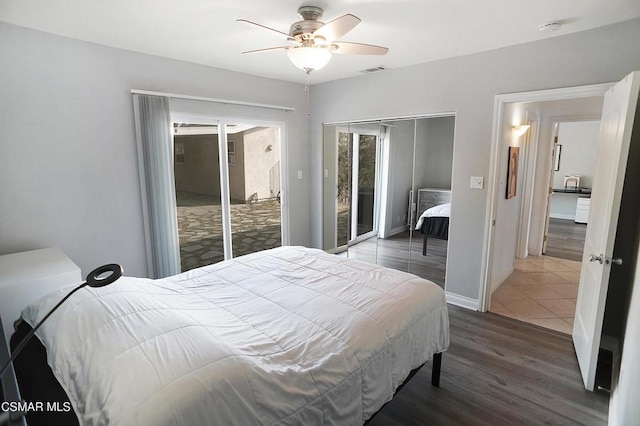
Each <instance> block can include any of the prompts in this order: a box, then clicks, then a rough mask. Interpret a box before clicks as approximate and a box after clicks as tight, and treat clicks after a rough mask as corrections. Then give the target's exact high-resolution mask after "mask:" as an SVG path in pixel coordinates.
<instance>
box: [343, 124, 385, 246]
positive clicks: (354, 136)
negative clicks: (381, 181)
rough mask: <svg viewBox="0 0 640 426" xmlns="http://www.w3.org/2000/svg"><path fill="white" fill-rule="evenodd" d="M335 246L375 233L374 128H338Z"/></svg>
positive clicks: (375, 142) (363, 238)
mask: <svg viewBox="0 0 640 426" xmlns="http://www.w3.org/2000/svg"><path fill="white" fill-rule="evenodd" d="M337 139H338V149H337V153H338V182H337V188H338V191H337V192H338V194H337V195H338V221H337V222H338V224H337V226H338V233H337V234H338V247H340V246H344V245H345V244H353V243H356V242H359V241H363V240H366V239H368V238H371V237H373V236H376V235H377V229H376V219H377V213H376V209H375V202H376V196H375V195H376V194H375V191H376V180H377V169H376V156H377V152H378V131H377V125H376V128H375V129H374V128H373V127H372V128H368V127H365V126H363V127H362V128H353V129H352V128H345V129H339V130H338V138H337Z"/></svg>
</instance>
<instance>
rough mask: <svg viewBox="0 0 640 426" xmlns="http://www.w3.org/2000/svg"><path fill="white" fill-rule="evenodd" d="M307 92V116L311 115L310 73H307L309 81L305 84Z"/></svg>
mask: <svg viewBox="0 0 640 426" xmlns="http://www.w3.org/2000/svg"><path fill="white" fill-rule="evenodd" d="M304 90H305V91H306V92H307V118H309V117H311V87H310V86H309V73H307V82H306V83H305V85H304Z"/></svg>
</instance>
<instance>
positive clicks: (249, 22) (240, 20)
mask: <svg viewBox="0 0 640 426" xmlns="http://www.w3.org/2000/svg"><path fill="white" fill-rule="evenodd" d="M236 22H244V23H246V24H249V25H255V26H256V27H260V28H263V29H265V30H269V31H271V32H274V33H276V34H278V35H279V36H280V37H282V36H284V37H285V38H286V39H287V40H289V41H295V38H293V37H291V36H290V35H289V34H287V33H285V32H282V31H279V30H276V29H273V28H270V27H267V26H265V25H262V24H258V23H257V22H252V21H247V20H246V19H236Z"/></svg>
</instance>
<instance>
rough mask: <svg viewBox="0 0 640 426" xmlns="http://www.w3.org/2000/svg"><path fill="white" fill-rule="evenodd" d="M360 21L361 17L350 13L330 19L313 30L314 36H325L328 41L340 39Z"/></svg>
mask: <svg viewBox="0 0 640 426" xmlns="http://www.w3.org/2000/svg"><path fill="white" fill-rule="evenodd" d="M359 23H360V18H358V17H357V16H354V15H352V14H350V13H348V14H346V15H342V16H341V17H339V18H336V19H334V20H333V21H329V22H327V23H326V24H324V25H323V26H321V27H320V28H318V29H317V30H315V31H314V32H313V36H314V37H315V36H320V37H323V38H324V39H325V40H326V41H327V42H332V41H335V40H338V39H339V38H340V37H342V36H343V35H345V34H346V33H348V32H349V31H351V30H352V29H354V28H355V26H356V25H358V24H359Z"/></svg>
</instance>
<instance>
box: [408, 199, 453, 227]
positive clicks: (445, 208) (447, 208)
mask: <svg viewBox="0 0 640 426" xmlns="http://www.w3.org/2000/svg"><path fill="white" fill-rule="evenodd" d="M425 217H451V203H446V204H439V205H437V206H433V207H431V208H429V209H426V210H425V211H424V212H422V214H421V215H420V218H419V219H418V223H416V231H419V230H420V228H422V222H424V218H425Z"/></svg>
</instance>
